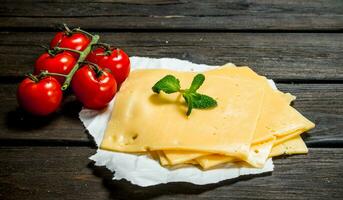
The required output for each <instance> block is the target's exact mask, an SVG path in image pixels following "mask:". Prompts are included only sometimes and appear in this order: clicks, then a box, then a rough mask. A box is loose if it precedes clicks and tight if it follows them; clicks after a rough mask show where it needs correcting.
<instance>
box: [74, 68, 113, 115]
mask: <svg viewBox="0 0 343 200" xmlns="http://www.w3.org/2000/svg"><path fill="white" fill-rule="evenodd" d="M71 86H72V88H73V91H74V94H75V96H76V98H77V99H78V100H79V101H81V103H82V104H83V106H84V107H86V108H90V109H96V110H99V109H102V108H104V107H106V106H107V104H108V103H109V102H110V101H111V100H112V99H113V97H114V95H115V94H116V91H117V83H116V81H115V79H114V78H113V76H112V75H111V74H110V73H108V72H106V71H102V70H100V71H99V72H98V73H96V71H95V70H94V69H93V68H92V67H91V66H89V65H84V66H83V67H81V68H80V69H79V70H78V71H77V72H76V73H75V75H74V77H73V79H72V82H71Z"/></svg>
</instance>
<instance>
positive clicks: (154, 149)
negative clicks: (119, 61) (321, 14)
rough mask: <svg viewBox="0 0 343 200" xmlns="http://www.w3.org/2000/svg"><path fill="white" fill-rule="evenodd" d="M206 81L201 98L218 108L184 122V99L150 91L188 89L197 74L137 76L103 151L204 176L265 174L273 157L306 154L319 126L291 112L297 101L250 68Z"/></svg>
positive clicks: (227, 70) (229, 69)
mask: <svg viewBox="0 0 343 200" xmlns="http://www.w3.org/2000/svg"><path fill="white" fill-rule="evenodd" d="M202 73H203V74H204V75H205V77H206V80H205V82H204V84H203V85H202V86H201V87H200V89H199V90H198V92H200V93H203V94H207V95H209V96H211V97H213V98H215V99H216V100H217V102H218V106H217V107H215V108H212V109H205V110H197V109H194V110H193V111H192V113H191V115H190V116H188V117H187V116H186V114H185V113H186V111H187V106H186V103H185V102H184V99H183V98H182V97H181V96H180V94H179V93H173V94H164V93H163V92H162V93H160V94H155V93H153V92H152V90H151V88H152V86H153V85H154V84H155V83H156V82H157V81H158V80H160V79H161V78H162V77H164V76H166V75H168V74H171V75H174V76H175V77H177V78H178V79H179V80H180V83H181V87H182V88H186V87H188V86H189V85H190V84H191V81H192V79H193V77H194V76H195V75H196V73H195V72H179V71H171V70H163V69H146V70H136V71H133V72H132V73H131V74H130V76H129V78H128V79H127V80H126V81H125V83H124V84H123V85H122V87H121V90H120V92H119V93H118V94H117V96H116V100H115V105H114V109H113V113H112V116H111V119H110V121H109V123H108V126H107V129H106V132H105V135H104V138H103V141H102V144H101V148H102V149H105V150H111V151H119V152H127V153H135V154H150V155H151V156H152V157H153V158H155V159H158V160H159V162H160V163H161V165H164V166H183V165H184V164H188V165H199V166H200V167H202V168H203V169H210V168H214V167H221V166H223V165H224V164H227V163H232V162H236V163H242V164H248V165H251V166H254V167H263V166H264V164H265V162H266V160H267V159H268V158H269V157H273V156H279V155H282V154H299V153H307V151H308V150H307V147H306V145H305V143H304V142H303V140H302V139H301V137H300V134H301V133H303V132H305V131H307V130H309V129H311V128H313V127H314V124H313V123H312V122H311V121H309V120H308V119H306V118H305V117H304V116H302V115H301V114H300V113H299V112H298V111H297V110H295V109H294V108H293V107H291V106H290V103H291V102H292V100H294V99H295V97H294V96H292V95H291V94H289V93H282V92H280V91H278V90H277V89H275V88H273V87H272V86H271V85H270V84H269V82H268V80H267V79H266V78H265V77H263V76H259V75H258V74H256V73H255V72H254V71H252V70H251V69H250V68H249V67H236V66H234V65H232V64H227V65H224V66H222V67H220V68H218V69H214V70H210V71H205V72H202Z"/></svg>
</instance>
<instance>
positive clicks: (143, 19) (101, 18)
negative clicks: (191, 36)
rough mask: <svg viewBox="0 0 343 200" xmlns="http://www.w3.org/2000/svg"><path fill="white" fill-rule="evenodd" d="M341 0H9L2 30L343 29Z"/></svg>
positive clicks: (1, 9)
mask: <svg viewBox="0 0 343 200" xmlns="http://www.w3.org/2000/svg"><path fill="white" fill-rule="evenodd" d="M342 14H343V2H342V1H340V0H329V1H328V0H311V1H308V0H291V1H277V0H264V1H240V0H226V1H219V0H216V1H182V0H169V1H166V2H163V1H156V0H152V1H151V0H150V1H138V0H134V1H132V0H130V1H88V0H87V1H77V2H75V1H57V2H56V1H42V2H40V3H32V2H29V1H25V0H24V1H23V0H19V1H18V0H16V1H5V2H3V3H2V6H1V7H0V16H1V20H0V29H7V28H21V29H24V28H44V29H47V28H48V29H52V28H53V26H54V24H55V23H61V22H66V23H68V24H71V25H75V26H82V27H84V28H91V29H112V30H114V29H159V30H161V29H166V30H176V29H178V30H179V29H188V30H189V29H192V30H194V29H198V30H200V29H201V30H329V31H330V30H331V31H332V30H342V28H343V15H342Z"/></svg>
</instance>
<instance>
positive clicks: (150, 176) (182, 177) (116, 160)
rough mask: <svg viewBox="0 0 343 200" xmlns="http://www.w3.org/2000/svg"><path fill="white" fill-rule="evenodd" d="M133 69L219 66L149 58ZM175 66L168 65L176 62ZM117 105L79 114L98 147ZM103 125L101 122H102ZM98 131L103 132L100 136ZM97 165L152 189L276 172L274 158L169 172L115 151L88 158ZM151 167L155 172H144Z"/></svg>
mask: <svg viewBox="0 0 343 200" xmlns="http://www.w3.org/2000/svg"><path fill="white" fill-rule="evenodd" d="M130 61H131V70H136V69H149V68H150V69H156V68H160V69H161V68H163V69H173V70H178V71H205V70H210V69H215V68H217V67H218V66H209V65H204V64H195V63H191V62H189V61H186V60H179V59H175V58H147V57H130ZM175 62H177V64H172V66H170V65H169V63H175ZM269 83H270V84H271V85H272V87H274V88H276V86H275V83H274V82H273V81H272V80H269ZM114 103H115V99H113V100H112V101H111V102H110V104H109V106H108V107H107V108H106V109H104V110H101V111H96V110H90V109H85V108H83V109H82V110H81V111H80V113H79V118H80V120H81V121H82V123H83V124H84V126H85V127H86V129H87V130H88V131H89V133H90V135H91V136H92V137H93V138H94V141H95V143H96V144H97V146H99V145H100V143H101V141H102V137H103V134H104V132H105V129H106V126H107V122H108V121H109V119H110V116H111V113H112V109H113V106H114ZM99 122H100V123H99ZM96 132H101V133H102V134H98V133H96ZM89 159H91V160H93V161H94V162H95V165H96V166H105V167H106V168H108V169H109V170H111V171H112V172H115V174H114V176H113V180H121V179H126V180H128V181H130V182H131V183H132V184H135V185H139V186H142V187H146V186H152V185H157V184H162V183H168V182H189V183H193V184H196V185H205V184H212V183H217V182H220V181H223V180H227V179H232V178H237V177H239V176H242V175H250V174H261V173H265V172H270V171H273V168H274V165H273V162H272V159H271V158H270V159H268V160H267V162H266V164H265V166H264V167H263V168H261V169H258V168H250V167H241V168H238V167H235V166H234V164H229V165H227V166H225V167H222V168H217V169H212V170H207V171H203V170H201V169H199V168H197V167H195V166H186V167H183V168H178V169H168V168H165V167H162V166H161V165H160V164H159V163H158V162H157V161H156V160H154V159H151V158H150V157H149V156H147V155H134V154H128V153H121V152H112V151H105V150H101V149H98V150H97V152H96V154H94V155H93V156H91V157H89ZM146 166H151V167H153V168H154V169H153V170H149V169H145V170H142V169H144V168H146Z"/></svg>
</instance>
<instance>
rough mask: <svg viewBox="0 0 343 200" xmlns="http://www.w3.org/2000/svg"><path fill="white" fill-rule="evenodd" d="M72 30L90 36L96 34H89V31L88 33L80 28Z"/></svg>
mask: <svg viewBox="0 0 343 200" xmlns="http://www.w3.org/2000/svg"><path fill="white" fill-rule="evenodd" d="M72 32H79V33H83V34H85V35H87V36H89V37H90V38H93V37H94V36H96V35H93V34H91V33H88V32H87V31H84V30H82V29H80V28H74V29H73V31H72Z"/></svg>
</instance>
